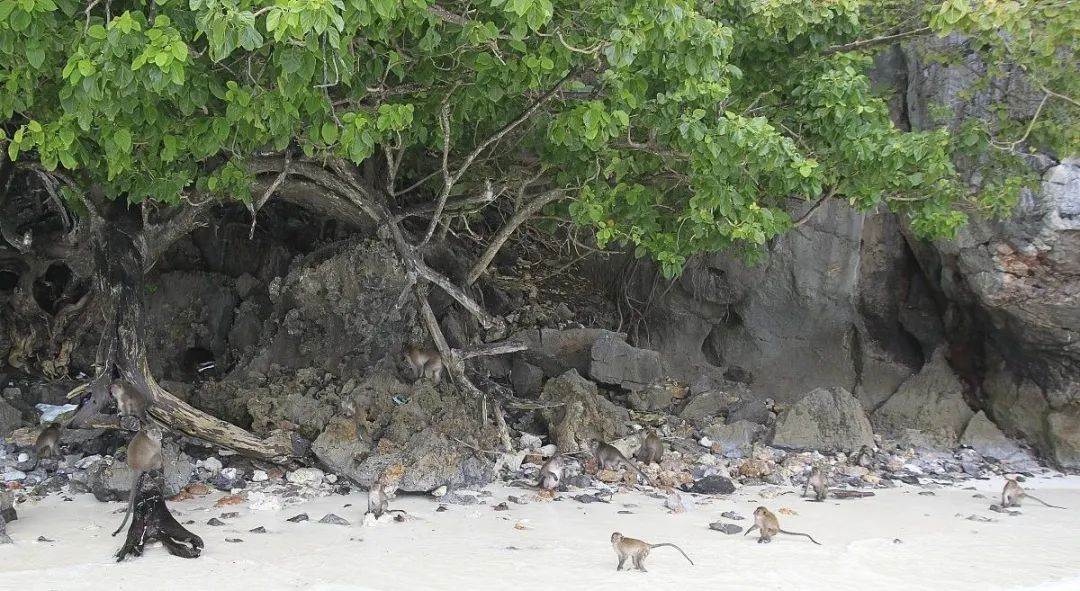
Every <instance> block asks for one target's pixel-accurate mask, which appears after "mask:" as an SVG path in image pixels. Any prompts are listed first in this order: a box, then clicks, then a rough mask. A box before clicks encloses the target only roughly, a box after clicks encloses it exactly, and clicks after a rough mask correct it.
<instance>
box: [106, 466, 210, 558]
mask: <svg viewBox="0 0 1080 591" xmlns="http://www.w3.org/2000/svg"><path fill="white" fill-rule="evenodd" d="M161 491H162V475H161V471H160V470H156V471H154V472H152V473H150V474H147V475H146V477H144V478H143V479H142V486H140V487H139V490H138V492H136V494H135V500H134V501H133V505H132V508H131V525H130V526H128V531H127V538H126V539H125V540H124V545H123V546H121V547H120V550H119V551H118V552H117V553H116V561H117V562H120V561H121V560H124V559H125V558H127V556H128V555H129V554H133V555H135V556H142V552H143V546H144V545H145V544H146V543H147V542H151V541H154V540H157V541H159V542H161V543H162V545H164V546H165V549H166V550H168V551H169V554H172V555H173V556H179V557H181V558H198V557H199V555H200V554H202V549H203V541H202V538H200V537H199V536H197V535H195V534H193V533H191V532H189V531H188V530H187V529H185V528H184V526H182V525H180V523H179V522H177V521H176V518H175V517H173V516H172V513H169V508H168V507H166V506H165V496H164V494H162V492H161Z"/></svg>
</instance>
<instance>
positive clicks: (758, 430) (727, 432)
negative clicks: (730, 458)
mask: <svg viewBox="0 0 1080 591" xmlns="http://www.w3.org/2000/svg"><path fill="white" fill-rule="evenodd" d="M764 431H765V427H764V426H762V425H759V424H757V423H752V422H750V421H735V422H734V423H730V424H723V423H717V424H714V425H710V426H708V427H706V428H705V429H703V430H702V432H703V433H704V434H705V435H706V436H708V438H709V439H711V440H712V442H713V449H714V450H715V449H716V446H719V448H720V449H719V452H720V453H721V454H723V455H729V454H733V453H741V454H743V455H746V454H749V453H750V450H751V448H752V447H753V444H754V441H755V440H756V439H757V438H758V436H760V435H761V434H762V433H763V432H764Z"/></svg>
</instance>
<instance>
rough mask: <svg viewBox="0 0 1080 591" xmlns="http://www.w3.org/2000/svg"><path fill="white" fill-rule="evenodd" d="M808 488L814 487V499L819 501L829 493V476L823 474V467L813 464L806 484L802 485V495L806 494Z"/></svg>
mask: <svg viewBox="0 0 1080 591" xmlns="http://www.w3.org/2000/svg"><path fill="white" fill-rule="evenodd" d="M808 488H813V489H814V500H815V501H818V502H821V501H824V500H825V497H826V496H827V495H828V494H829V477H828V476H827V475H826V474H825V468H822V467H821V466H814V469H813V470H811V471H810V476H809V477H807V479H806V484H804V485H803V489H802V496H804V497H805V496H806V490H807V489H808Z"/></svg>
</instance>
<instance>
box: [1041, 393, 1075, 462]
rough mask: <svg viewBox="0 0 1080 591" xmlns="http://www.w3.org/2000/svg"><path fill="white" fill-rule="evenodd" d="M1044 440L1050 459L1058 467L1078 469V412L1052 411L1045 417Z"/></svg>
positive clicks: (1073, 408)
mask: <svg viewBox="0 0 1080 591" xmlns="http://www.w3.org/2000/svg"><path fill="white" fill-rule="evenodd" d="M1046 426H1047V428H1046V440H1047V444H1048V446H1049V449H1050V453H1051V458H1052V459H1053V460H1054V462H1055V463H1057V464H1058V465H1059V466H1062V467H1065V468H1072V469H1077V468H1080V410H1078V409H1077V408H1076V407H1075V406H1073V407H1072V408H1070V409H1066V410H1061V411H1053V412H1051V413H1050V414H1048V415H1046Z"/></svg>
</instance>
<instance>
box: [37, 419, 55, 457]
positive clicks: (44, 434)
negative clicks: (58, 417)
mask: <svg viewBox="0 0 1080 591" xmlns="http://www.w3.org/2000/svg"><path fill="white" fill-rule="evenodd" d="M58 453H60V423H57V422H53V423H49V426H48V427H45V428H44V429H42V430H41V433H39V434H38V436H37V440H36V441H34V457H35V458H36V459H38V460H40V459H41V458H51V457H53V456H55V455H57V454H58Z"/></svg>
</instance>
